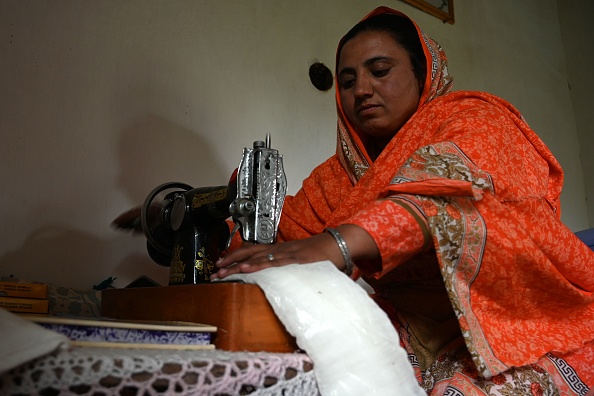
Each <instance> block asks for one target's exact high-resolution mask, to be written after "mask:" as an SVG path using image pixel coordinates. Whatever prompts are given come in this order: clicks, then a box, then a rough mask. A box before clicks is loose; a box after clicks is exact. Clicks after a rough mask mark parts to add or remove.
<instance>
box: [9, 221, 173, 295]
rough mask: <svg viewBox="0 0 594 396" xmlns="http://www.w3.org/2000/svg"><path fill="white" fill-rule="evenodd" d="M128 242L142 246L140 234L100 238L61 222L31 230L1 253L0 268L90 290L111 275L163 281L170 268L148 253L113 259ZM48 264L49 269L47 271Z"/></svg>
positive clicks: (28, 277)
mask: <svg viewBox="0 0 594 396" xmlns="http://www.w3.org/2000/svg"><path fill="white" fill-rule="evenodd" d="M114 233H115V231H114ZM132 239H134V240H132ZM126 240H127V241H126ZM131 242H133V243H134V244H139V246H144V241H143V240H141V238H140V237H132V236H130V235H121V236H115V235H114V237H113V238H109V239H101V238H98V237H97V236H95V235H93V234H89V233H85V232H83V231H81V230H75V229H72V228H68V227H66V226H63V225H48V226H45V227H43V228H39V229H37V230H35V231H34V232H33V233H31V234H30V235H29V236H28V237H27V239H25V241H24V242H23V245H22V246H21V247H20V248H19V249H18V250H14V251H11V252H8V253H7V254H5V255H4V256H2V257H1V258H0V272H1V273H2V274H3V275H5V276H10V275H14V276H15V277H16V278H18V279H20V280H27V281H34V282H35V281H40V282H45V283H52V284H55V285H59V286H65V287H73V288H77V289H82V290H90V289H92V287H93V285H97V284H99V283H100V282H101V281H103V280H104V279H106V278H108V277H110V276H114V277H118V278H122V279H129V280H130V281H131V280H133V279H135V278H136V277H138V276H139V275H141V274H144V275H147V276H148V277H149V278H151V279H155V280H156V281H158V282H159V283H161V284H166V282H167V277H168V274H169V269H168V268H165V267H161V266H159V265H157V264H155V263H154V262H153V261H152V260H151V259H150V258H149V257H148V254H141V253H127V255H126V256H125V257H120V258H119V259H118V260H114V257H115V255H114V253H115V252H117V251H118V250H120V251H123V250H128V251H129V250H130V249H129V247H130V244H131ZM115 261H118V264H117V265H115V266H113V265H108V264H107V263H114V262H115ZM44 267H45V268H44ZM40 268H44V270H43V276H40V270H39V269H40ZM48 268H51V269H52V270H51V271H48V270H47V269H48ZM164 282H165V283H164ZM127 283H129V281H125V283H123V286H125V285H126V284H127Z"/></svg>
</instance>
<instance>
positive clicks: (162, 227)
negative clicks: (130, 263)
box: [140, 182, 192, 266]
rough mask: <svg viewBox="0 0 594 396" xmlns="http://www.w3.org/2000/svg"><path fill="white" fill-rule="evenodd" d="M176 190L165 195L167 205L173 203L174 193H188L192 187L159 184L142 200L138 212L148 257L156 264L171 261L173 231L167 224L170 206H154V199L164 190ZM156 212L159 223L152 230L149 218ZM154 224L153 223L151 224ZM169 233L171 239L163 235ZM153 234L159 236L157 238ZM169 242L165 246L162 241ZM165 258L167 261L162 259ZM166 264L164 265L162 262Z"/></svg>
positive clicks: (176, 184) (172, 183)
mask: <svg viewBox="0 0 594 396" xmlns="http://www.w3.org/2000/svg"><path fill="white" fill-rule="evenodd" d="M171 189H177V190H178V191H173V192H170V193H168V194H166V195H165V198H164V200H165V201H167V203H171V202H172V201H173V197H174V195H175V193H176V192H180V191H179V190H180V189H181V191H182V192H185V191H189V190H191V189H192V186H190V185H188V184H185V183H180V182H169V183H164V184H161V185H160V186H157V187H155V188H154V189H153V190H152V191H151V192H150V194H149V195H148V196H147V197H146V199H145V200H144V204H143V205H142V210H141V212H140V223H141V225H142V231H143V232H144V236H145V237H146V239H147V246H148V247H149V248H148V251H149V255H150V256H151V258H152V259H153V260H154V261H155V262H156V263H158V264H161V265H166V266H168V265H169V260H170V259H171V252H172V248H173V239H174V236H173V230H172V229H171V228H170V224H169V223H170V222H169V211H170V210H171V209H170V206H171V205H167V204H164V205H161V207H158V206H156V204H154V200H155V198H156V197H157V196H158V195H159V194H161V193H162V192H164V191H166V190H171ZM155 211H158V212H160V213H159V217H160V218H159V219H158V220H159V221H158V222H157V225H156V226H155V227H154V229H153V228H152V227H151V218H150V215H151V214H154V213H153V212H155ZM152 223H154V221H153V222H152ZM169 233H171V237H170V238H168V237H166V235H165V234H169ZM155 234H160V235H158V236H157V237H156V236H155ZM159 237H161V238H159ZM167 240H170V243H169V244H167V243H165V242H164V241H167ZM165 257H167V258H168V259H167V260H164V258H165ZM164 261H165V262H166V264H164V263H163V262H164Z"/></svg>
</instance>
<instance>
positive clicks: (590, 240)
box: [575, 228, 594, 250]
mask: <svg viewBox="0 0 594 396" xmlns="http://www.w3.org/2000/svg"><path fill="white" fill-rule="evenodd" d="M575 235H577V237H578V238H580V239H581V240H582V241H583V242H584V243H585V244H586V245H588V247H589V248H590V249H592V250H594V228H590V229H587V230H582V231H578V232H576V233H575Z"/></svg>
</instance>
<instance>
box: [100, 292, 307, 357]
mask: <svg viewBox="0 0 594 396" xmlns="http://www.w3.org/2000/svg"><path fill="white" fill-rule="evenodd" d="M101 316H106V317H111V318H116V319H132V320H180V321H188V322H198V323H204V324H209V325H213V326H217V328H218V329H217V334H216V336H215V340H214V344H215V346H216V348H218V349H223V350H227V351H250V352H259V351H266V352H293V351H295V350H297V349H298V348H297V345H296V343H295V339H294V338H293V337H292V336H291V335H290V334H289V333H288V332H287V331H286V330H285V327H284V326H283V324H282V322H281V321H280V320H279V319H278V318H277V317H276V315H275V313H274V311H273V310H272V307H271V306H270V304H269V303H268V300H266V297H265V296H264V292H263V291H262V289H260V287H259V286H257V285H252V284H245V283H235V282H227V283H211V284H203V285H179V286H162V287H141V288H131V289H107V290H104V291H103V292H102V297H101Z"/></svg>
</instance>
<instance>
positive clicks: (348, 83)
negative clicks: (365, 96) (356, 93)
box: [340, 78, 355, 89]
mask: <svg viewBox="0 0 594 396" xmlns="http://www.w3.org/2000/svg"><path fill="white" fill-rule="evenodd" d="M353 85H355V79H354V78H349V79H345V80H342V81H341V82H340V87H341V88H343V89H347V88H351V87H352V86H353Z"/></svg>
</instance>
